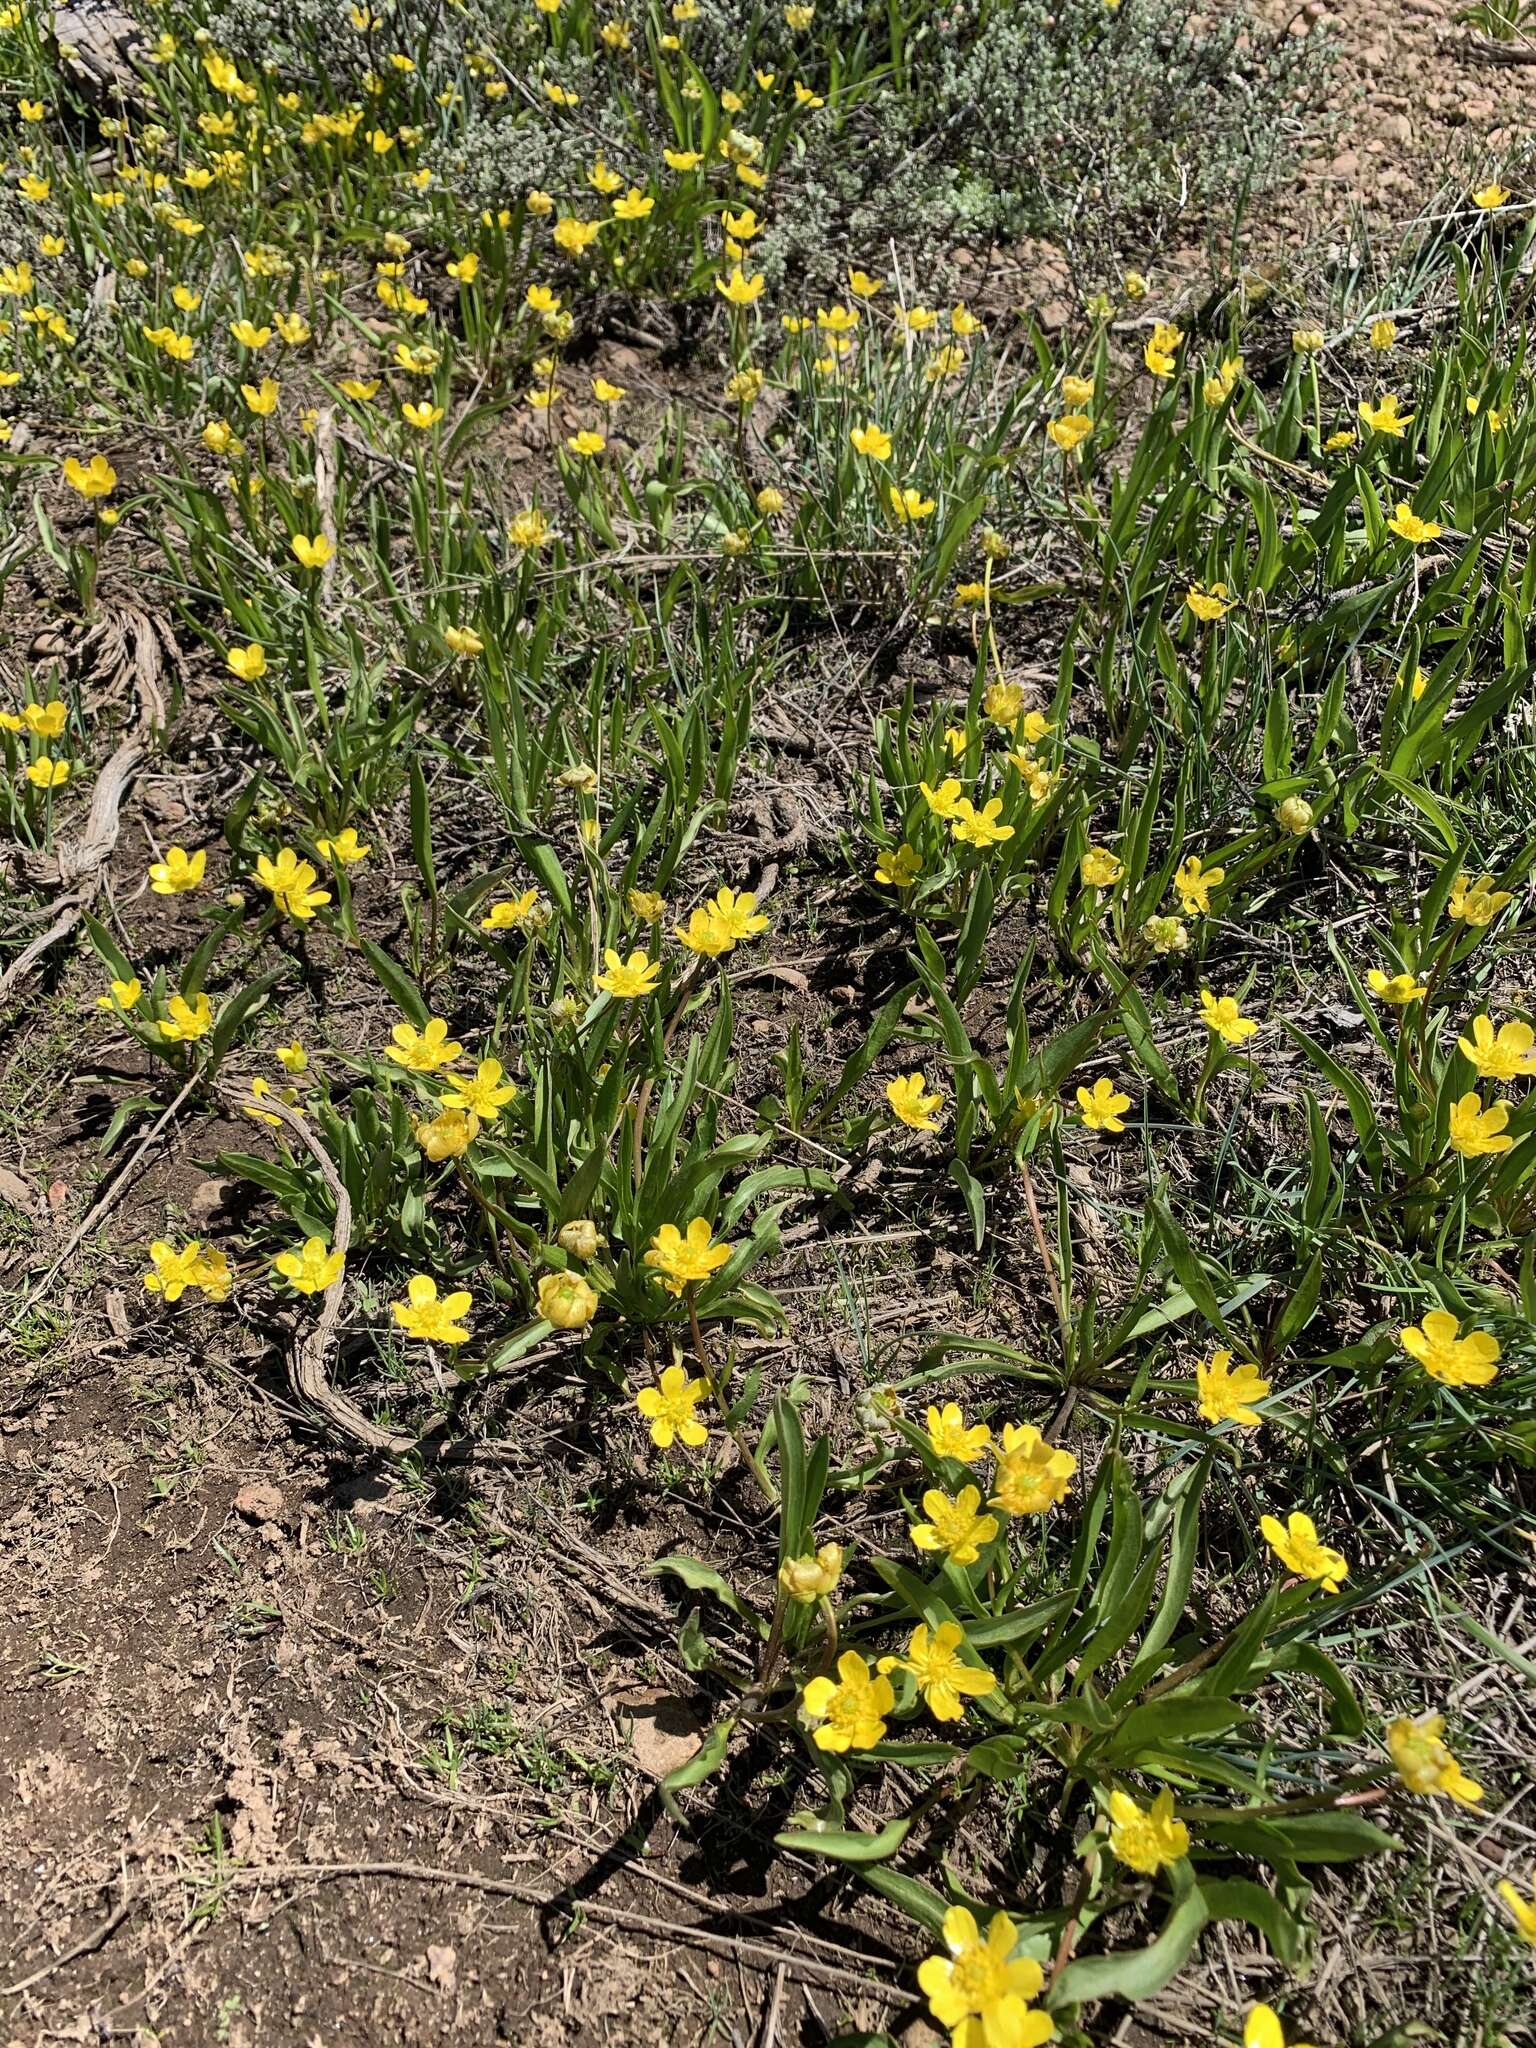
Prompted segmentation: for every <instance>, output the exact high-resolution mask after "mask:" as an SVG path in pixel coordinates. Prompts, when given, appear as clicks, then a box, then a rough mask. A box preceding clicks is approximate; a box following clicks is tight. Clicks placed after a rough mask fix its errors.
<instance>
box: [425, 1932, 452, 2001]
mask: <svg viewBox="0 0 1536 2048" xmlns="http://www.w3.org/2000/svg"><path fill="white" fill-rule="evenodd" d="M427 1976H428V1977H429V1978H430V1980H431V1981H432V1983H434V1984H435V1985H436V1986H437V1988H438V1990H439V1991H446V1992H447V1993H448V1995H449V1997H450V1998H451V1997H452V1996H453V1993H454V1992H455V1991H457V1989H458V1988H459V1958H458V1952H457V1950H455V1949H451V1948H449V1947H447V1946H446V1945H445V1944H443V1943H439V1942H432V1943H430V1944H429V1946H428V1948H427Z"/></svg>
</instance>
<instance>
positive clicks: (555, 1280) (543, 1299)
mask: <svg viewBox="0 0 1536 2048" xmlns="http://www.w3.org/2000/svg"><path fill="white" fill-rule="evenodd" d="M587 1228H588V1229H589V1230H590V1229H591V1228H592V1226H591V1224H590V1223H589V1224H588V1225H587ZM562 1235H564V1233H563V1232H562ZM539 1314H540V1315H541V1316H542V1317H543V1318H544V1320H545V1322H546V1323H552V1324H553V1325H554V1327H555V1328H556V1329H557V1330H582V1329H585V1328H586V1326H587V1324H588V1323H590V1322H591V1320H592V1318H593V1317H594V1316H595V1315H596V1314H597V1293H596V1290H595V1289H594V1288H592V1287H589V1286H588V1285H587V1283H586V1281H585V1280H583V1279H582V1277H581V1275H580V1274H579V1273H546V1274H544V1276H543V1278H542V1279H541V1280H540V1281H539Z"/></svg>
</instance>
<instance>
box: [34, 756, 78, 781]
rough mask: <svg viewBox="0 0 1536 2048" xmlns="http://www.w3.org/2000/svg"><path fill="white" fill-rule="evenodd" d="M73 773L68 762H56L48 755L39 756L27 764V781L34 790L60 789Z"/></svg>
mask: <svg viewBox="0 0 1536 2048" xmlns="http://www.w3.org/2000/svg"><path fill="white" fill-rule="evenodd" d="M73 773H74V769H73V766H72V764H71V763H70V762H68V761H56V760H54V759H53V758H52V757H51V756H50V755H48V754H39V755H38V757H37V759H36V760H35V761H31V762H29V763H28V764H27V780H28V782H30V783H31V785H32V787H33V788H34V789H62V788H63V787H64V785H65V783H66V782H68V780H69V778H70V776H71V775H72V774H73Z"/></svg>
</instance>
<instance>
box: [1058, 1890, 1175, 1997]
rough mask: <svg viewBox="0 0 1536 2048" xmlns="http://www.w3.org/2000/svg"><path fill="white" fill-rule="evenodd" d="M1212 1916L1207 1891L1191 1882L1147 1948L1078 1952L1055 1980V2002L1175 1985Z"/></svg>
mask: <svg viewBox="0 0 1536 2048" xmlns="http://www.w3.org/2000/svg"><path fill="white" fill-rule="evenodd" d="M1210 1917H1211V1915H1210V1909H1209V1907H1208V1906H1207V1905H1206V1902H1205V1896H1204V1894H1203V1893H1202V1892H1201V1890H1200V1888H1199V1886H1198V1885H1194V1884H1191V1885H1190V1886H1189V1889H1188V1890H1187V1891H1186V1892H1185V1894H1184V1896H1183V1897H1182V1898H1181V1899H1179V1900H1178V1901H1177V1902H1176V1904H1175V1905H1174V1907H1173V1910H1172V1912H1170V1913H1169V1915H1168V1918H1167V1919H1166V1920H1165V1921H1164V1922H1163V1926H1162V1932H1161V1933H1160V1934H1159V1935H1158V1937H1157V1939H1156V1940H1155V1941H1154V1942H1152V1943H1151V1944H1150V1945H1149V1946H1148V1947H1146V1948H1139V1949H1125V1950H1122V1951H1121V1953H1120V1954H1118V1955H1112V1956H1079V1957H1078V1959H1077V1961H1076V1962H1073V1963H1068V1965H1067V1967H1066V1968H1065V1969H1064V1970H1063V1971H1062V1973H1061V1975H1060V1976H1059V1977H1058V1978H1057V1979H1056V1991H1055V1996H1054V1997H1053V1998H1052V2000H1051V2003H1052V2005H1053V2006H1059V2005H1086V2004H1087V2003H1088V2002H1089V2001H1090V2000H1091V1999H1097V1998H1121V1999H1125V2000H1127V2001H1131V2000H1135V1999H1138V1998H1150V1997H1151V1996H1152V1994H1153V1993H1154V1992H1156V1991H1161V1990H1162V1989H1163V1987H1164V1985H1165V1984H1171V1983H1172V1982H1173V1980H1174V1978H1175V1977H1176V1976H1177V1975H1178V1973H1179V1971H1180V1970H1181V1969H1182V1968H1183V1967H1184V1965H1185V1963H1186V1962H1188V1960H1189V1958H1190V1956H1191V1955H1192V1954H1193V1952H1194V1946H1195V1943H1196V1942H1197V1941H1198V1940H1199V1939H1200V1932H1201V1929H1202V1928H1203V1927H1204V1926H1205V1923H1206V1922H1207V1920H1209V1919H1210Z"/></svg>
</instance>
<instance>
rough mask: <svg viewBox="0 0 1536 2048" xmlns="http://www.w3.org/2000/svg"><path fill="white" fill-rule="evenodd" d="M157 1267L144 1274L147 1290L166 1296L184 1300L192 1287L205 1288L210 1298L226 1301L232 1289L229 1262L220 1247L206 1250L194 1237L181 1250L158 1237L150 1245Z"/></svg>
mask: <svg viewBox="0 0 1536 2048" xmlns="http://www.w3.org/2000/svg"><path fill="white" fill-rule="evenodd" d="M149 1256H150V1262H151V1264H152V1266H153V1269H154V1270H153V1271H152V1272H149V1273H146V1274H145V1275H144V1291H145V1293H146V1294H158V1295H159V1296H160V1297H161V1298H162V1300H164V1301H168V1302H172V1301H180V1299H181V1297H182V1296H183V1294H185V1293H186V1291H187V1289H188V1288H189V1287H192V1288H196V1289H199V1290H201V1291H202V1292H203V1293H205V1294H207V1295H208V1297H209V1299H210V1300H213V1301H222V1300H223V1299H224V1298H225V1296H226V1295H227V1294H228V1293H229V1263H228V1261H227V1260H226V1259H225V1257H224V1254H223V1253H222V1252H218V1251H205V1250H204V1249H203V1247H202V1245H201V1244H199V1243H198V1241H197V1239H196V1238H195V1237H194V1238H193V1239H192V1240H191V1241H190V1242H189V1243H187V1244H184V1245H183V1246H182V1247H181V1249H180V1251H178V1250H177V1249H176V1248H175V1246H174V1245H170V1244H167V1243H166V1242H165V1240H164V1238H156V1240H155V1242H154V1243H153V1244H152V1245H151V1246H150V1248H149Z"/></svg>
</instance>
